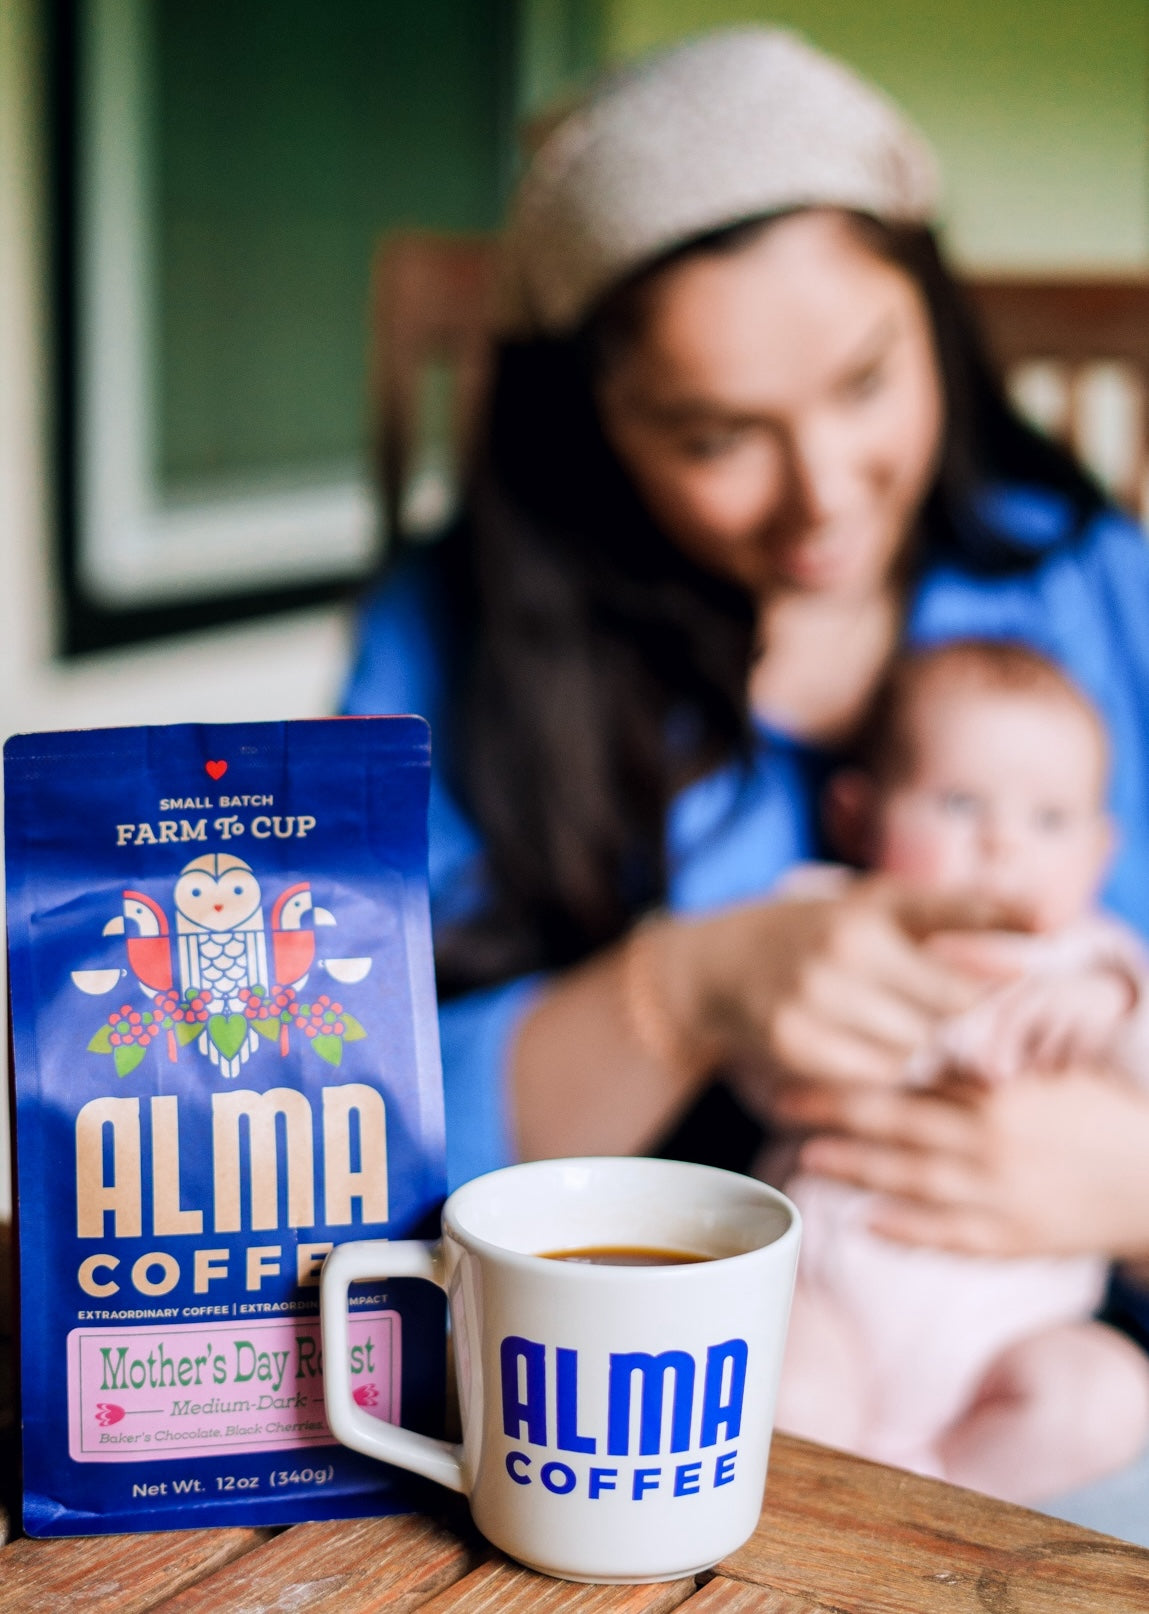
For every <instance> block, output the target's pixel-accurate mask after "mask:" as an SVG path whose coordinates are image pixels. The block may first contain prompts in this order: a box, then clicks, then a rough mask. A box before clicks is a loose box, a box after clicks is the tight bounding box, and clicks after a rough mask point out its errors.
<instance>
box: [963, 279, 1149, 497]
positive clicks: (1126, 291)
mask: <svg viewBox="0 0 1149 1614" xmlns="http://www.w3.org/2000/svg"><path fill="white" fill-rule="evenodd" d="M966 285H967V290H968V291H969V293H970V296H971V298H972V301H973V303H974V306H975V308H976V309H977V311H978V313H979V314H980V316H981V320H982V323H983V326H984V328H985V331H986V335H987V337H988V339H989V345H990V350H991V352H992V353H993V356H994V358H995V359H996V360H997V363H998V365H999V366H1000V367H1001V370H1002V372H1003V374H1004V375H1005V377H1006V383H1007V385H1008V387H1009V390H1010V393H1011V395H1012V397H1013V399H1014V402H1015V403H1016V404H1017V405H1018V407H1019V408H1020V410H1021V412H1022V413H1023V414H1025V415H1026V416H1028V418H1030V419H1031V420H1033V421H1034V423H1035V424H1036V425H1038V426H1040V427H1041V428H1042V429H1043V430H1045V431H1048V432H1049V433H1050V435H1051V436H1054V437H1057V438H1059V439H1060V440H1061V441H1063V442H1064V443H1066V444H1067V446H1068V447H1070V448H1072V449H1073V451H1074V452H1075V453H1076V454H1077V455H1078V457H1079V458H1080V459H1081V460H1083V461H1084V463H1085V464H1086V465H1088V466H1089V468H1090V469H1091V470H1092V471H1093V472H1094V473H1095V474H1096V476H1097V477H1098V478H1099V480H1100V481H1101V483H1102V484H1103V486H1104V487H1106V489H1107V490H1108V491H1109V492H1110V494H1111V495H1112V496H1113V497H1114V498H1115V499H1116V500H1117V501H1118V502H1119V503H1120V504H1122V505H1124V506H1125V508H1126V509H1127V510H1129V511H1130V512H1131V513H1133V514H1135V515H1137V516H1139V517H1140V518H1141V519H1142V520H1146V519H1147V518H1149V408H1147V401H1149V277H1146V276H1143V275H1140V276H1127V277H1126V276H1123V277H1120V278H1118V277H1110V278H1105V279H1102V278H1100V277H1094V278H1090V279H1084V278H1082V279H1052V278H1050V279H1035V278H1022V277H1016V278H1014V277H1009V278H1006V277H1004V276H1003V277H1000V278H990V277H988V276H984V277H972V278H970V279H969V280H968V281H967V283H966Z"/></svg>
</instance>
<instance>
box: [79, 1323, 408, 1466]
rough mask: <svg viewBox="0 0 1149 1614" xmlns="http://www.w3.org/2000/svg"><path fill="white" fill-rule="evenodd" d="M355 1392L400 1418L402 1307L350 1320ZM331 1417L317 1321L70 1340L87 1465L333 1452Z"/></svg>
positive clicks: (387, 1418)
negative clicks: (311, 1449) (234, 1453)
mask: <svg viewBox="0 0 1149 1614" xmlns="http://www.w3.org/2000/svg"><path fill="white" fill-rule="evenodd" d="M348 1331H349V1334H350V1340H351V1382H352V1394H353V1395H354V1397H355V1400H356V1401H357V1402H358V1404H359V1405H360V1406H361V1407H362V1408H363V1409H364V1411H365V1412H367V1413H369V1414H370V1415H371V1416H372V1417H375V1418H379V1419H381V1420H382V1421H383V1422H384V1423H398V1422H399V1387H400V1381H401V1366H402V1352H401V1339H400V1319H399V1314H398V1312H395V1311H361V1312H359V1313H357V1314H354V1315H353V1316H352V1317H351V1319H350V1321H349V1325H348ZM334 1444H335V1437H334V1436H333V1435H332V1433H331V1431H330V1429H329V1428H328V1427H327V1420H326V1418H325V1416H324V1411H323V1353H322V1346H321V1344H320V1337H319V1319H318V1317H300V1318H294V1317H275V1318H267V1319H261V1320H259V1321H252V1322H233V1321H231V1320H230V1319H229V1320H227V1321H226V1322H221V1323H219V1324H215V1323H193V1324H188V1323H183V1322H181V1323H178V1324H177V1323H176V1321H175V1320H174V1319H173V1322H172V1324H171V1325H170V1326H169V1327H164V1326H162V1325H160V1326H156V1325H154V1324H151V1325H148V1326H146V1327H143V1328H74V1329H73V1330H72V1331H71V1333H70V1334H69V1335H68V1453H69V1456H70V1457H71V1458H72V1459H73V1461H75V1462H78V1463H92V1462H101V1463H115V1462H140V1461H146V1460H148V1459H156V1458H163V1457H177V1456H204V1455H205V1454H211V1453H215V1452H220V1451H231V1450H245V1451H284V1450H287V1449H289V1448H291V1447H295V1446H322V1445H334Z"/></svg>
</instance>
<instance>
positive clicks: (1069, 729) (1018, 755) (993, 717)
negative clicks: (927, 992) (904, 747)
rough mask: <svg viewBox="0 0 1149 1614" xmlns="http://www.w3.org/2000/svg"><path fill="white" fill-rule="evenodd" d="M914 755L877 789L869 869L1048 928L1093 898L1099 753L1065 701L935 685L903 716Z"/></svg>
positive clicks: (1105, 832) (1097, 740)
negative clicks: (1016, 911)
mask: <svg viewBox="0 0 1149 1614" xmlns="http://www.w3.org/2000/svg"><path fill="white" fill-rule="evenodd" d="M906 718H907V722H908V727H909V736H908V737H909V738H910V740H911V745H910V748H909V750H910V755H911V758H912V760H911V763H910V765H909V768H908V770H907V773H906V775H905V777H904V778H902V779H900V780H898V781H896V782H891V783H890V784H889V785H888V786H886V787H885V789H884V790H883V791H881V792H880V793H879V796H878V800H877V803H876V810H875V814H874V820H873V823H874V836H875V840H874V846H873V862H874V866H875V867H877V868H879V869H882V870H884V871H885V872H886V873H889V874H896V875H900V876H902V877H903V878H905V879H907V880H911V881H913V882H914V883H915V884H918V885H924V886H926V887H928V888H930V889H933V890H954V889H959V888H966V889H973V890H977V891H981V892H984V893H985V894H986V895H988V896H992V897H996V898H1000V899H1003V900H1005V901H1007V902H1009V903H1011V904H1017V905H1020V906H1021V908H1022V909H1023V910H1024V911H1026V912H1027V913H1029V914H1031V915H1032V918H1033V922H1034V923H1035V925H1036V926H1037V928H1038V929H1039V930H1056V929H1057V928H1059V927H1060V926H1061V925H1064V924H1066V923H1068V922H1069V921H1070V920H1071V919H1074V918H1076V917H1077V916H1078V915H1079V914H1081V913H1082V912H1083V911H1084V910H1085V909H1086V908H1087V907H1088V906H1089V903H1090V902H1091V900H1092V898H1093V896H1094V893H1095V891H1096V889H1097V886H1098V883H1099V881H1100V879H1101V875H1102V872H1103V870H1104V866H1105V860H1106V857H1107V855H1108V852H1109V847H1110V835H1111V832H1110V825H1109V820H1108V817H1107V815H1106V812H1105V807H1104V803H1103V793H1104V788H1105V777H1104V775H1105V759H1104V753H1103V744H1102V739H1101V736H1100V734H1099V732H1098V730H1097V728H1096V727H1095V726H1094V724H1093V722H1092V721H1091V720H1090V718H1089V716H1088V715H1087V714H1086V713H1085V712H1084V711H1083V710H1081V709H1080V708H1079V707H1078V706H1077V705H1075V704H1074V703H1073V702H1072V701H1071V700H1070V699H1068V698H1060V697H1058V696H1056V695H1053V694H1049V693H1016V694H1014V693H1002V692H990V691H987V690H979V689H976V688H975V689H970V688H963V687H961V686H958V687H956V688H953V687H951V688H948V689H947V688H946V687H945V686H944V685H942V686H941V687H935V688H933V689H930V688H929V687H928V686H927V688H926V689H924V690H922V691H920V692H919V693H918V694H917V696H916V697H915V698H914V701H913V705H912V707H911V709H910V711H909V712H908V713H907V714H906Z"/></svg>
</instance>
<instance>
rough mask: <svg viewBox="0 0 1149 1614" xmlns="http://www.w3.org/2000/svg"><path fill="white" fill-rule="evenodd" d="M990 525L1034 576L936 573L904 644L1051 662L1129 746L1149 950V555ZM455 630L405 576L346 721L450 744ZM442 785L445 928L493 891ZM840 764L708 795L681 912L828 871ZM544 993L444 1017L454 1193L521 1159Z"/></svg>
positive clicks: (679, 864)
mask: <svg viewBox="0 0 1149 1614" xmlns="http://www.w3.org/2000/svg"><path fill="white" fill-rule="evenodd" d="M982 514H983V517H985V518H987V519H988V520H990V521H991V522H992V524H993V526H995V527H996V528H997V530H998V531H999V532H1000V533H1001V534H1002V535H1003V536H1004V537H1006V538H1007V539H1008V541H1009V542H1010V543H1011V544H1012V545H1013V546H1014V548H1015V549H1017V548H1020V549H1022V550H1023V551H1025V552H1026V553H1027V554H1030V553H1031V554H1032V564H1031V565H1028V566H1023V567H1022V568H1021V569H1017V568H1015V569H1012V570H1011V571H1009V572H1008V573H1006V574H1002V573H1001V571H1000V570H998V571H997V572H996V573H995V572H994V571H992V570H987V571H980V570H979V569H978V567H977V565H976V564H975V563H974V562H973V561H958V560H953V559H948V560H936V561H934V562H933V563H931V564H928V565H927V566H926V567H925V569H924V572H923V575H922V577H921V580H920V581H919V583H918V585H917V587H916V590H915V593H914V597H913V600H912V602H911V609H910V612H909V616H908V621H907V628H906V637H907V639H908V641H909V642H910V643H912V644H927V643H933V642H937V641H944V640H947V639H953V638H960V637H967V636H971V635H976V636H977V637H981V638H1002V639H1012V640H1019V641H1022V642H1024V643H1026V644H1030V645H1033V646H1034V647H1035V648H1037V649H1039V650H1042V651H1044V652H1046V653H1047V654H1048V655H1050V656H1052V657H1053V658H1055V659H1056V660H1057V661H1059V662H1060V663H1061V664H1062V665H1063V666H1065V667H1066V668H1067V670H1068V671H1069V672H1070V674H1071V675H1072V676H1073V677H1074V678H1075V679H1076V680H1077V681H1078V682H1079V683H1080V684H1081V685H1082V686H1083V687H1084V688H1085V689H1086V690H1087V691H1088V692H1089V693H1090V694H1091V695H1092V696H1093V698H1094V700H1095V701H1096V702H1097V704H1098V706H1099V707H1100V709H1101V711H1102V712H1103V713H1104V715H1105V718H1106V720H1107V723H1108V725H1109V731H1110V735H1111V737H1112V741H1113V756H1114V766H1113V778H1112V786H1111V806H1112V811H1113V814H1114V817H1115V819H1116V822H1117V826H1118V835H1119V840H1118V849H1117V852H1116V856H1115V859H1114V862H1113V865H1112V868H1111V870H1110V874H1109V878H1108V880H1107V883H1106V886H1105V890H1104V892H1103V893H1102V900H1103V902H1104V903H1105V905H1106V906H1107V907H1109V908H1110V909H1111V910H1112V911H1113V912H1114V913H1117V914H1119V915H1121V916H1122V917H1123V918H1125V919H1126V920H1128V921H1129V922H1130V923H1131V924H1132V925H1133V926H1134V927H1135V928H1137V929H1138V930H1140V931H1141V932H1142V934H1144V935H1146V936H1147V937H1149V543H1147V541H1146V538H1145V535H1144V534H1143V533H1142V532H1141V530H1140V529H1139V528H1138V527H1136V526H1135V525H1134V524H1133V523H1132V522H1130V521H1128V520H1127V519H1125V518H1124V517H1122V516H1119V515H1117V514H1115V513H1113V512H1107V513H1105V514H1103V515H1101V516H1099V517H1098V518H1096V520H1095V521H1094V522H1093V523H1092V525H1091V526H1090V527H1089V528H1088V530H1087V531H1086V532H1085V533H1084V534H1083V535H1080V536H1077V537H1074V536H1072V534H1071V531H1070V519H1069V511H1068V508H1067V506H1066V505H1065V503H1064V502H1063V501H1062V500H1061V499H1060V497H1059V496H1057V495H1053V494H1050V493H1047V492H1044V491H1041V490H1035V489H1019V488H1009V489H999V490H997V492H996V493H995V494H994V495H993V496H992V497H991V498H988V499H987V500H986V502H985V506H984V509H983V511H982ZM443 650H444V645H443V629H442V627H441V625H440V622H439V613H438V608H437V601H436V598H435V595H434V588H433V583H432V578H431V573H430V568H428V567H425V566H420V565H419V564H418V563H414V564H411V565H408V566H405V567H402V568H399V569H397V570H396V571H395V572H393V573H392V575H391V576H390V577H389V578H388V580H387V581H386V582H385V583H384V585H383V586H382V587H381V588H380V589H379V591H378V592H377V593H376V594H375V595H374V596H373V597H372V598H371V599H370V600H369V602H368V603H367V606H366V609H365V614H364V617H363V621H362V626H361V633H360V639H359V652H358V658H357V661H356V665H355V668H354V671H353V674H352V677H351V680H350V684H349V687H348V690H347V694H346V698H345V705H344V709H345V710H346V711H348V712H351V713H365V712H419V713H421V714H422V715H423V716H425V717H426V718H428V719H429V721H430V723H431V727H432V732H433V733H434V732H435V731H436V729H437V727H438V719H439V718H440V717H441V716H442V714H443V703H444V700H445V699H446V698H447V692H446V690H445V688H444V676H443V674H444V655H443ZM441 762H442V758H441V757H439V759H438V762H437V763H436V764H435V765H434V766H433V768H432V786H431V806H430V882H431V911H432V919H433V921H439V922H442V921H443V920H445V919H447V918H449V917H451V916H452V915H454V914H458V913H460V912H464V911H466V909H467V908H468V907H470V906H471V905H472V904H473V902H474V900H475V894H476V892H477V889H478V876H479V871H480V868H481V858H482V843H481V840H480V837H479V835H478V833H477V831H476V829H475V826H474V825H473V824H472V823H471V822H470V821H469V819H468V817H467V815H466V813H465V812H464V811H463V809H462V808H461V806H460V805H459V803H458V801H456V800H455V799H454V798H453V797H452V796H451V794H450V792H449V790H448V789H447V787H446V785H445V784H444V774H443V769H442V766H441ZM824 773H825V758H824V757H822V756H820V755H819V753H817V752H816V751H814V750H813V749H812V748H810V747H807V746H805V745H802V744H800V743H797V742H795V741H794V740H792V739H789V738H787V737H786V736H784V735H779V734H774V733H768V732H765V731H763V732H762V733H761V735H760V737H759V743H758V746H757V749H756V754H755V757H754V760H753V767H752V770H751V775H750V779H749V781H748V782H747V780H746V778H745V776H744V775H743V774H742V773H741V772H740V770H738V769H736V768H735V767H734V766H730V767H727V768H724V769H720V770H719V771H717V772H715V773H713V774H711V775H709V776H708V777H706V778H704V779H701V780H698V781H697V782H696V783H694V784H692V785H691V786H689V787H688V788H687V789H686V790H684V791H683V792H682V794H681V795H680V796H679V797H678V798H677V799H676V800H675V801H674V803H673V804H672V808H671V812H670V815H669V820H668V823H667V854H668V867H669V870H670V882H669V892H668V905H669V907H670V908H671V909H674V910H677V911H679V912H698V911H700V910H705V909H708V908H715V907H718V906H721V905H723V904H725V903H729V902H733V901H737V900H741V899H747V898H751V897H755V896H761V895H763V894H764V893H766V892H768V891H769V890H770V889H771V887H772V886H773V885H774V884H775V882H776V881H777V880H778V878H779V876H780V875H781V874H782V873H783V872H784V871H785V870H786V869H787V868H788V867H789V866H790V865H791V864H793V863H795V862H796V861H799V860H802V859H807V858H810V857H814V856H818V855H820V854H821V853H822V851H823V848H822V847H821V845H820V843H819V838H818V833H817V795H818V791H819V789H820V786H821V782H822V779H823V777H824ZM537 986H538V981H537V978H532V977H528V978H524V979H522V980H518V981H513V982H511V983H509V984H505V985H501V986H498V987H494V988H491V989H490V990H487V991H482V992H476V993H473V994H471V995H469V996H467V997H463V998H459V999H457V1000H455V1001H454V1002H451V1003H447V1004H445V1005H444V1006H443V1008H442V1010H441V1014H440V1027H441V1035H442V1046H443V1079H444V1088H445V1098H446V1111H447V1139H448V1143H447V1163H448V1176H449V1179H450V1182H451V1185H452V1187H454V1186H455V1185H457V1184H458V1183H460V1182H464V1181H466V1180H467V1179H468V1178H469V1177H473V1176H475V1175H477V1174H478V1173H480V1172H483V1171H489V1170H492V1169H494V1168H495V1167H497V1166H501V1165H505V1164H507V1163H508V1162H509V1161H510V1160H512V1159H513V1157H514V1149H513V1143H512V1134H511V1128H510V1117H509V1114H508V1106H507V1090H506V1087H507V1084H506V1072H507V1063H508V1061H507V1049H508V1046H509V1043H510V1040H511V1038H512V1036H513V1033H514V1029H515V1027H516V1025H517V1023H518V1021H519V1019H520V1017H521V1015H522V1014H523V1012H524V1009H525V1008H526V1005H527V1004H528V1002H529V1000H530V998H531V995H532V993H533V992H534V991H535V990H537Z"/></svg>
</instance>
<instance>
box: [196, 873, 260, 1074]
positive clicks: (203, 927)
mask: <svg viewBox="0 0 1149 1614" xmlns="http://www.w3.org/2000/svg"><path fill="white" fill-rule="evenodd" d="M174 896H175V907H176V936H177V939H178V942H179V969H180V990H181V992H183V993H186V992H187V991H188V990H189V989H194V990H198V991H204V992H207V993H208V994H209V996H210V1009H211V1013H212V1015H213V1016H215V1015H223V1016H225V1017H226V1016H233V1015H242V1014H243V1012H244V1000H243V998H241V996H240V992H241V991H242V990H243V989H244V988H245V987H247V988H249V989H250V988H253V987H256V986H262V987H264V988H266V986H267V984H268V973H267V944H266V941H265V939H264V930H263V906H262V902H263V893H262V891H261V890H260V886H259V881H258V880H257V879H256V877H255V875H254V874H253V873H252V871H251V867H250V865H249V864H247V863H245V862H244V861H243V859H242V858H240V857H235V856H234V855H233V854H232V853H230V852H208V853H205V854H204V855H203V856H202V857H196V858H193V859H192V861H191V862H190V863H188V864H187V865H186V866H185V867H184V869H183V870H182V871H181V873H180V877H179V879H178V880H177V881H176V888H175V893H174ZM258 1043H259V1039H258V1038H257V1036H256V1034H255V1032H254V1031H252V1030H250V1029H249V1030H248V1031H247V1033H246V1035H245V1036H244V1039H243V1041H242V1042H241V1043H240V1044H239V1046H238V1047H237V1048H236V1051H235V1052H234V1053H233V1054H231V1055H230V1057H229V1056H228V1055H225V1054H224V1053H222V1052H221V1051H220V1049H219V1048H218V1047H217V1046H216V1044H215V1042H214V1041H213V1040H212V1039H211V1038H209V1037H208V1035H207V1034H206V1032H205V1034H204V1035H203V1037H201V1038H200V1041H199V1048H200V1051H201V1053H206V1054H207V1055H208V1057H209V1058H210V1060H211V1062H212V1064H213V1065H218V1066H219V1073H220V1075H221V1076H226V1077H229V1078H230V1077H235V1076H238V1075H239V1073H240V1069H241V1068H242V1066H243V1065H244V1064H245V1063H246V1062H247V1060H248V1059H250V1057H251V1055H252V1052H253V1050H254V1049H255V1048H256V1047H258Z"/></svg>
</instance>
